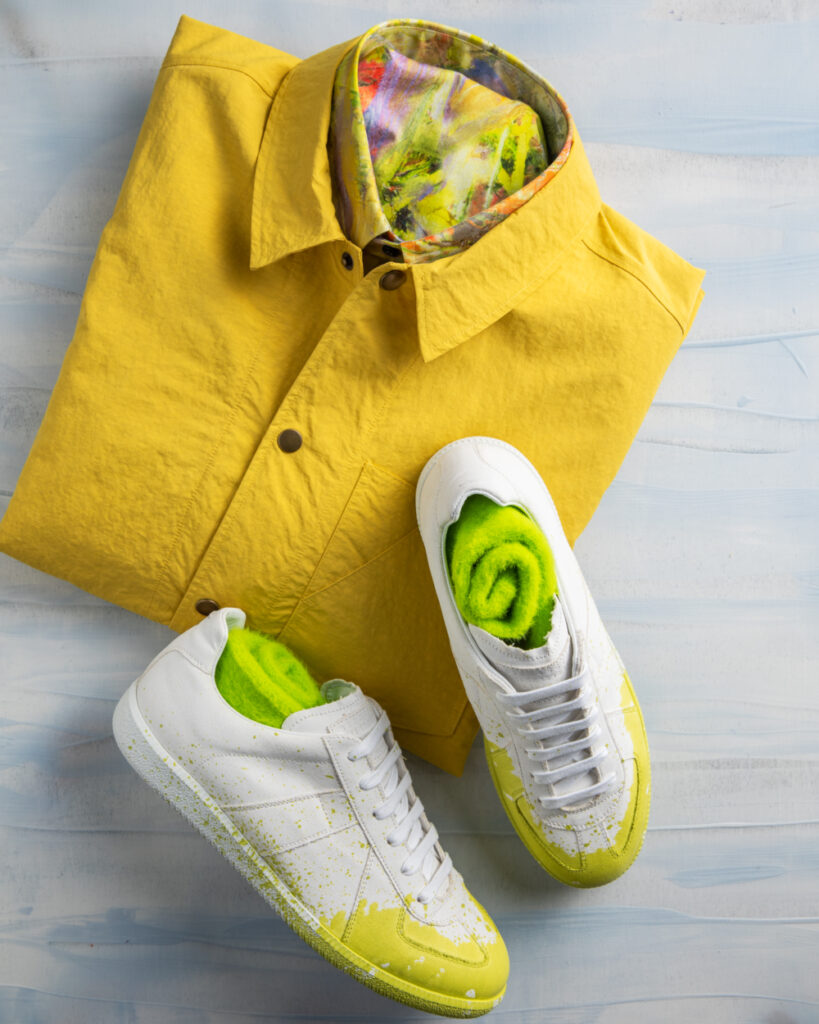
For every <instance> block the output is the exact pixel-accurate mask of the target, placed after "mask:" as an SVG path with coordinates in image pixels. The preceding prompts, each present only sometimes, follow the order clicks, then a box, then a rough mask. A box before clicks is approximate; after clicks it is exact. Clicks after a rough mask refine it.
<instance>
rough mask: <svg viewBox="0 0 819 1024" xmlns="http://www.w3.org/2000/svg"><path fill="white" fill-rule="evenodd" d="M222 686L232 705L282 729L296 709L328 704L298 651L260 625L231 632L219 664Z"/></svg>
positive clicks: (217, 673)
mask: <svg viewBox="0 0 819 1024" xmlns="http://www.w3.org/2000/svg"><path fill="white" fill-rule="evenodd" d="M216 687H217V689H218V690H219V692H220V693H221V694H222V696H223V697H224V698H225V700H226V701H227V702H228V704H230V706H231V707H232V708H235V709H236V710H237V711H238V712H240V713H241V714H243V715H245V716H247V718H252V719H253V720H254V721H255V722H261V723H262V724H264V725H272V726H275V727H276V728H279V727H280V726H281V724H282V722H283V721H284V720H285V718H287V716H288V715H290V714H292V713H293V712H294V711H300V710H302V709H303V708H314V707H316V706H317V705H318V704H326V703H327V701H326V700H325V698H324V697H323V696H322V694H321V691H320V690H319V687H318V683H316V681H315V680H314V679H313V677H312V676H311V675H310V673H309V672H308V671H307V668H306V667H305V666H304V665H303V664H302V662H301V661H299V659H298V658H297V657H296V655H295V654H293V652H292V651H291V650H290V649H289V648H287V647H285V645H284V644H283V643H280V642H279V641H278V640H275V639H274V638H273V637H271V636H268V635H267V634H266V633H262V632H260V631H259V630H254V629H247V628H234V629H231V630H230V631H229V632H228V638H227V643H226V644H225V649H224V650H223V651H222V654H221V655H220V657H219V661H218V662H217V663H216Z"/></svg>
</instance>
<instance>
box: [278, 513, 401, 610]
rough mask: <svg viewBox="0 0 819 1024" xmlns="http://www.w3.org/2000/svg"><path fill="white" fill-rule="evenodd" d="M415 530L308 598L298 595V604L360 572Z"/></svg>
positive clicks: (315, 591)
mask: <svg viewBox="0 0 819 1024" xmlns="http://www.w3.org/2000/svg"><path fill="white" fill-rule="evenodd" d="M417 530H418V527H417V526H413V528H412V529H411V530H407V532H406V533H403V534H402V535H401V536H400V537H399V538H398V539H397V540H394V541H393V542H392V544H389V545H388V546H387V547H385V548H382V549H381V551H379V552H378V554H377V555H373V556H372V558H368V559H367V561H366V562H362V563H361V565H357V566H356V567H355V569H350V571H349V572H345V573H344V575H343V576H339V577H338V578H337V579H334V580H333V582H332V583H326V584H325V585H324V586H323V587H319V589H318V590H314V591H313V593H312V594H311V595H310V597H309V598H306V599H305V598H303V597H300V598H299V604H302V602H303V601H304V600H309V601H312V599H313V598H314V597H316V596H317V595H318V594H323V593H324V591H325V590H329V589H330V587H334V586H335V585H336V584H337V583H341V582H343V581H344V580H346V579H348V578H349V577H350V576H354V575H355V574H356V573H357V572H361V570H362V569H366V568H367V566H368V565H371V564H372V563H373V562H377V561H378V559H379V558H382V557H383V556H384V555H386V554H387V552H388V551H392V549H393V548H394V547H395V546H396V545H397V544H400V543H401V542H402V541H404V540H406V539H407V537H409V535H410V534H411V533H416V532H417ZM297 607H298V605H297ZM294 610H295V609H294Z"/></svg>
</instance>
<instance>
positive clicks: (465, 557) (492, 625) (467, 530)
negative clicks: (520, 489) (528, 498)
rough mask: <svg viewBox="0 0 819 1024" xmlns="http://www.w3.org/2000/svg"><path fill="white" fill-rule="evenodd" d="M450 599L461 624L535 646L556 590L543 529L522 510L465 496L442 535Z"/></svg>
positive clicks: (544, 628) (542, 638) (547, 620)
mask: <svg viewBox="0 0 819 1024" xmlns="http://www.w3.org/2000/svg"><path fill="white" fill-rule="evenodd" d="M445 547H446V557H447V566H448V569H449V577H450V580H451V581H452V589H453V592H454V594H455V603H456V604H457V606H458V609H459V611H460V613H461V615H463V617H464V618H465V619H466V621H467V622H471V623H473V625H476V626H480V627H481V628H482V629H485V630H486V631H487V632H489V633H492V634H493V635H494V636H497V637H499V638H501V639H502V640H506V641H508V642H510V643H512V644H514V645H515V646H517V647H524V648H526V649H530V648H532V647H540V646H541V645H542V644H543V643H544V641H545V639H546V636H547V634H548V632H549V629H550V627H551V622H552V609H553V608H554V600H555V595H556V594H557V578H556V576H555V568H554V559H553V558H552V553H551V551H550V549H549V545H548V544H547V542H546V538H545V537H544V535H543V532H542V531H541V530H540V528H539V527H538V526H537V525H536V523H535V522H534V520H532V519H531V518H530V517H529V516H528V515H527V514H526V513H525V512H524V511H523V510H522V509H520V508H517V507H515V506H513V505H498V504H497V502H494V501H492V499H491V498H488V497H487V496H486V495H484V494H470V495H469V497H468V498H467V499H466V501H465V502H464V504H463V508H462V509H461V514H460V516H459V517H458V519H457V520H456V522H454V523H453V524H452V525H451V526H450V527H449V529H448V530H447V534H446V544H445Z"/></svg>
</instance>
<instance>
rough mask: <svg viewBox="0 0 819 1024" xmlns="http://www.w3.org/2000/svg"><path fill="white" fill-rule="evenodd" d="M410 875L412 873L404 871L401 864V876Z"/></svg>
mask: <svg viewBox="0 0 819 1024" xmlns="http://www.w3.org/2000/svg"><path fill="white" fill-rule="evenodd" d="M412 873H413V872H412V871H407V870H406V869H405V868H404V865H403V864H402V865H401V874H402V875H411V874H412Z"/></svg>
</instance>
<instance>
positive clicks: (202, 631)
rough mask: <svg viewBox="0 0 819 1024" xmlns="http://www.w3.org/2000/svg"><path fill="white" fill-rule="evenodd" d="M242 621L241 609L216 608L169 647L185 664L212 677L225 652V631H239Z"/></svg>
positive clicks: (226, 634) (244, 619) (243, 615)
mask: <svg viewBox="0 0 819 1024" xmlns="http://www.w3.org/2000/svg"><path fill="white" fill-rule="evenodd" d="M246 621H247V617H246V615H245V613H244V612H243V611H242V609H241V608H236V607H232V606H227V607H224V608H217V609H216V611H212V612H211V613H210V614H209V615H207V616H206V617H205V618H204V619H203V620H202V621H201V622H197V624H196V625H195V626H191V628H190V629H187V630H185V632H184V633H181V634H180V635H179V636H178V637H177V638H176V639H175V640H174V641H173V643H172V644H171V645H170V646H171V647H172V648H173V649H174V650H177V651H179V653H180V654H183V655H184V656H185V657H186V658H187V659H188V661H190V662H192V663H193V664H194V665H196V666H198V667H199V668H201V669H202V670H203V671H205V672H208V673H209V674H212V673H214V672H215V671H216V663H217V662H218V660H219V658H220V657H221V654H222V651H223V650H224V649H225V644H226V643H227V638H228V632H229V631H230V630H231V629H241V628H243V627H244V625H245V622H246Z"/></svg>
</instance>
